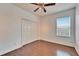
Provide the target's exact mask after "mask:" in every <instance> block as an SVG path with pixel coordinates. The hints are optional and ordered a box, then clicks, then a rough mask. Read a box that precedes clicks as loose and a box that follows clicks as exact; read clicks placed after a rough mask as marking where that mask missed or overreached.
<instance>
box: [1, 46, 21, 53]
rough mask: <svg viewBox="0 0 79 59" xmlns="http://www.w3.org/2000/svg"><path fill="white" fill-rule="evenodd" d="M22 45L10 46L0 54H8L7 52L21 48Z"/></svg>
mask: <svg viewBox="0 0 79 59" xmlns="http://www.w3.org/2000/svg"><path fill="white" fill-rule="evenodd" d="M21 47H22V46H21V45H20V46H18V47H17V46H15V47H12V48H10V49H8V50H5V51H2V52H0V55H4V54H6V53H8V52H11V51H13V50H16V49H19V48H21Z"/></svg>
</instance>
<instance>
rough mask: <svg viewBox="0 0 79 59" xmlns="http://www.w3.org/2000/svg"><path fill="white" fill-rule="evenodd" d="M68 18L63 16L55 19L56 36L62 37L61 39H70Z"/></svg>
mask: <svg viewBox="0 0 79 59" xmlns="http://www.w3.org/2000/svg"><path fill="white" fill-rule="evenodd" d="M70 20H71V18H70V16H63V17H60V18H57V20H56V27H57V29H56V32H57V33H56V35H57V36H63V37H70V27H71V25H70Z"/></svg>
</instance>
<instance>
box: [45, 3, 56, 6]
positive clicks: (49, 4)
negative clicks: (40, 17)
mask: <svg viewBox="0 0 79 59" xmlns="http://www.w3.org/2000/svg"><path fill="white" fill-rule="evenodd" d="M55 4H56V3H48V4H44V6H52V5H55Z"/></svg>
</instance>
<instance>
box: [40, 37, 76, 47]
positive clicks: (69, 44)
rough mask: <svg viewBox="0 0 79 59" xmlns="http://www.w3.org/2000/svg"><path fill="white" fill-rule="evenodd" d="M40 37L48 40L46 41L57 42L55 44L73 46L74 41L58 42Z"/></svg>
mask: <svg viewBox="0 0 79 59" xmlns="http://www.w3.org/2000/svg"><path fill="white" fill-rule="evenodd" d="M41 39H43V40H45V41H48V42H52V43H57V44H61V45H66V46H70V47H74V43H68V42H59V41H54V40H48V39H44V38H41Z"/></svg>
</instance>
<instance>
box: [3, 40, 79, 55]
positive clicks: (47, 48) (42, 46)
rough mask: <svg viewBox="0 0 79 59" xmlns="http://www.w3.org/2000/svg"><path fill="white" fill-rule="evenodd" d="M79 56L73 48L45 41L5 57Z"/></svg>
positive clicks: (24, 47)
mask: <svg viewBox="0 0 79 59" xmlns="http://www.w3.org/2000/svg"><path fill="white" fill-rule="evenodd" d="M64 55H65V56H78V54H77V52H76V51H75V49H74V48H73V47H68V46H64V45H60V44H56V43H50V42H47V41H43V40H37V41H35V42H32V43H29V44H27V45H24V46H23V47H22V48H20V49H17V50H15V51H12V52H9V53H7V54H5V55H3V56H64Z"/></svg>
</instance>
